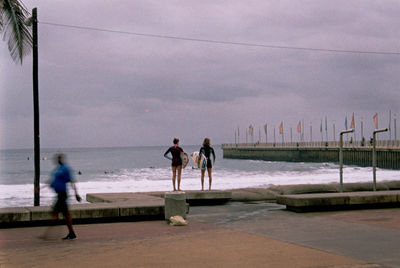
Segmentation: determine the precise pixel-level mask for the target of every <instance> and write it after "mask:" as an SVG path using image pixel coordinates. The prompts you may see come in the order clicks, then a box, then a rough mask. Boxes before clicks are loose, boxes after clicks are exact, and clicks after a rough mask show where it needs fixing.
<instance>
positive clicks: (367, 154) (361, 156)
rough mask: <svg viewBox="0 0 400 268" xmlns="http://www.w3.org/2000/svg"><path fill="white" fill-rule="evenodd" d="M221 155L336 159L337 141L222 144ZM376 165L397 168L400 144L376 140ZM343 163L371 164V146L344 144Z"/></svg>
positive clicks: (275, 159) (293, 159)
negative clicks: (377, 141)
mask: <svg viewBox="0 0 400 268" xmlns="http://www.w3.org/2000/svg"><path fill="white" fill-rule="evenodd" d="M222 150H223V156H224V158H233V159H252V160H266V161H287V162H333V163H337V162H339V144H338V142H296V143H295V142H293V143H246V144H223V145H222ZM376 156H377V167H380V168H388V169H400V144H399V143H395V142H392V143H390V142H389V141H387V143H383V142H380V143H378V146H377V149H376ZM343 163H344V164H347V165H357V166H365V167H368V166H372V146H370V145H364V146H361V145H360V144H358V143H354V144H349V143H346V144H345V146H344V148H343Z"/></svg>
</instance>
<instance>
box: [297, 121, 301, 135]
mask: <svg viewBox="0 0 400 268" xmlns="http://www.w3.org/2000/svg"><path fill="white" fill-rule="evenodd" d="M297 132H298V133H301V122H300V120H299V123H297Z"/></svg>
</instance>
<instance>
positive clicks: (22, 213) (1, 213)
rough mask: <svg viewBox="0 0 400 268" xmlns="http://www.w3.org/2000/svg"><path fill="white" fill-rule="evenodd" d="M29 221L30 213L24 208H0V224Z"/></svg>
mask: <svg viewBox="0 0 400 268" xmlns="http://www.w3.org/2000/svg"><path fill="white" fill-rule="evenodd" d="M30 220H31V213H30V211H29V210H27V209H26V208H22V207H10V208H0V224H1V223H10V222H26V221H30Z"/></svg>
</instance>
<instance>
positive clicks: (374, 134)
mask: <svg viewBox="0 0 400 268" xmlns="http://www.w3.org/2000/svg"><path fill="white" fill-rule="evenodd" d="M386 131H388V129H387V128H384V129H377V130H375V131H374V133H373V135H372V173H373V174H372V175H373V185H374V191H376V133H380V132H386Z"/></svg>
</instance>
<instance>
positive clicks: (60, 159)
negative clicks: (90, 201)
mask: <svg viewBox="0 0 400 268" xmlns="http://www.w3.org/2000/svg"><path fill="white" fill-rule="evenodd" d="M54 162H55V164H56V165H57V166H56V168H55V169H54V170H53V172H52V174H51V184H50V187H51V188H53V190H54V191H55V192H56V193H57V200H56V202H55V203H54V206H53V211H52V212H51V214H52V218H53V221H54V222H55V221H56V220H58V214H59V213H60V212H61V213H62V214H63V215H64V218H65V220H66V221H67V227H68V235H67V236H66V237H64V238H63V240H72V239H75V238H76V234H75V232H74V229H73V227H72V218H71V215H70V213H69V209H68V203H67V199H68V195H67V183H70V184H71V186H72V189H74V191H75V198H76V200H77V201H78V202H80V201H81V200H82V199H81V197H80V196H79V194H78V191H77V189H76V185H75V182H74V179H73V177H72V174H71V173H72V171H71V169H70V168H69V167H68V166H67V165H66V164H65V155H64V154H62V153H59V154H56V155H55V156H54ZM44 237H46V235H44Z"/></svg>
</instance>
